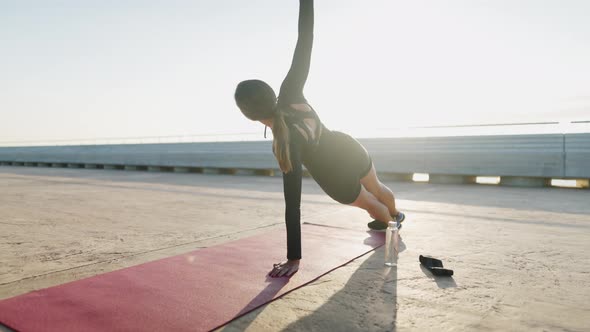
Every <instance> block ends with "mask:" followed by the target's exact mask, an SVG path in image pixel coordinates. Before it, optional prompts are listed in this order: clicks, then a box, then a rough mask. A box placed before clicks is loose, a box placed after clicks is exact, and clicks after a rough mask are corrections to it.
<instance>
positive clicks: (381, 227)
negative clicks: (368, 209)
mask: <svg viewBox="0 0 590 332" xmlns="http://www.w3.org/2000/svg"><path fill="white" fill-rule="evenodd" d="M367 226H368V227H369V229H370V230H372V231H376V232H385V230H386V229H387V224H386V223H384V222H383V221H380V220H377V219H375V220H373V221H371V222H370V223H367Z"/></svg>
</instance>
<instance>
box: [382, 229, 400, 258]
mask: <svg viewBox="0 0 590 332" xmlns="http://www.w3.org/2000/svg"><path fill="white" fill-rule="evenodd" d="M398 239H399V231H398V229H397V223H396V222H395V221H390V222H389V226H388V227H387V231H386V233H385V265H387V266H397V251H398V243H399V240H398Z"/></svg>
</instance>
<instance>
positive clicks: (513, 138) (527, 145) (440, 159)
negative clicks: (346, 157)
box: [361, 134, 565, 182]
mask: <svg viewBox="0 0 590 332" xmlns="http://www.w3.org/2000/svg"><path fill="white" fill-rule="evenodd" d="M563 140H564V138H563V135H560V134H555V135H510V136H508V135H507V136H464V137H422V138H395V139H391V138H385V139H364V140H361V142H362V143H363V145H364V146H365V147H366V148H367V150H368V151H369V152H370V153H371V156H372V158H373V161H374V162H375V166H376V168H377V169H378V170H380V171H383V172H392V173H407V172H414V173H429V174H436V175H465V176H472V177H473V176H477V175H479V176H486V175H495V176H522V177H544V178H553V177H555V178H558V177H563V176H565V170H564V162H563V157H564V152H563V145H564V144H563ZM441 180H442V181H448V180H450V181H453V180H451V179H450V178H449V177H447V178H444V179H443V178H442V177H441ZM471 180H472V178H471V179H469V178H468V179H465V180H463V181H466V182H470V181H471Z"/></svg>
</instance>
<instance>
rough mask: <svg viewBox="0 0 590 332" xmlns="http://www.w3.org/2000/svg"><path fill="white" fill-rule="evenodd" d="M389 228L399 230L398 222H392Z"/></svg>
mask: <svg viewBox="0 0 590 332" xmlns="http://www.w3.org/2000/svg"><path fill="white" fill-rule="evenodd" d="M389 227H391V228H397V222H395V221H390V222H389Z"/></svg>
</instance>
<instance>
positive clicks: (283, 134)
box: [234, 80, 293, 173]
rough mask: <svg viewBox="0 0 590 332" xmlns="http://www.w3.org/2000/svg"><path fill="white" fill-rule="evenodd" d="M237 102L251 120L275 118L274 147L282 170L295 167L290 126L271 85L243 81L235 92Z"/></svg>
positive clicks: (255, 81)
mask: <svg viewBox="0 0 590 332" xmlns="http://www.w3.org/2000/svg"><path fill="white" fill-rule="evenodd" d="M234 98H235V99H236V104H237V105H238V107H239V108H240V110H241V111H242V113H243V114H244V115H245V116H246V117H247V118H248V119H250V120H253V121H257V120H263V119H270V118H272V119H273V125H272V135H273V142H272V148H273V152H274V154H275V157H276V158H277V161H278V162H279V167H280V168H281V171H283V172H285V173H288V172H290V171H291V170H292V169H293V166H292V164H291V154H290V151H289V127H288V126H287V123H286V122H285V115H284V113H283V111H282V110H281V109H279V108H277V97H276V94H275V92H274V90H273V89H272V88H271V87H270V85H268V84H266V83H265V82H263V81H261V80H246V81H242V82H240V83H239V84H238V86H237V87H236V92H235V94H234Z"/></svg>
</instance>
